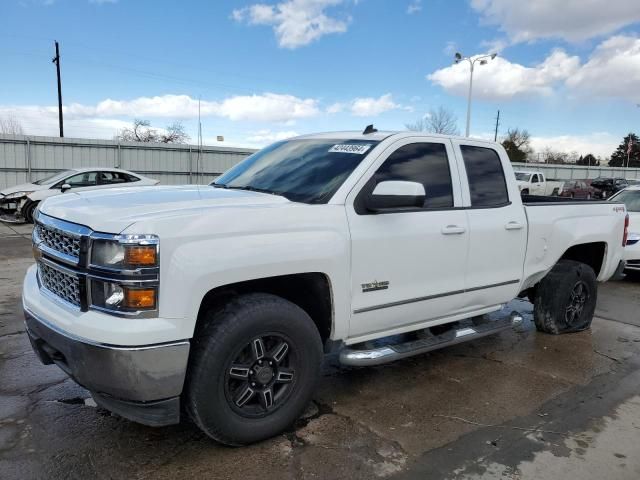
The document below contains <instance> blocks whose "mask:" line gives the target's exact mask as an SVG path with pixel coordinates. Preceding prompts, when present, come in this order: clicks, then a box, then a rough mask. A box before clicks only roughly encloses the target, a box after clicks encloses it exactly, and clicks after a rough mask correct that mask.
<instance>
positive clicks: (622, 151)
mask: <svg viewBox="0 0 640 480" xmlns="http://www.w3.org/2000/svg"><path fill="white" fill-rule="evenodd" d="M629 139H631V141H632V142H633V145H632V147H631V154H630V155H629V167H631V168H640V145H639V144H638V140H639V139H638V136H637V135H636V134H635V133H629V135H627V136H626V137H624V140H622V143H621V144H620V145H618V148H617V149H616V151H615V152H613V154H612V155H611V160H609V166H610V167H626V166H627V149H628V148H629Z"/></svg>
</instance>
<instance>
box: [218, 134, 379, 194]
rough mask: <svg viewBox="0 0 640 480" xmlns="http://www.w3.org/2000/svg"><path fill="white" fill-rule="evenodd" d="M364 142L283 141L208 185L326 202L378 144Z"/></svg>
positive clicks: (261, 151)
mask: <svg viewBox="0 0 640 480" xmlns="http://www.w3.org/2000/svg"><path fill="white" fill-rule="evenodd" d="M378 143H379V142H377V141H374V140H372V141H364V140H335V139H334V140H330V139H309V140H305V139H302V140H287V141H284V142H278V143H275V144H273V145H271V146H269V147H267V148H264V149H263V150H260V151H259V152H256V153H254V154H253V155H251V156H250V157H249V158H247V159H245V160H244V161H242V162H241V163H239V164H238V165H236V166H235V167H233V168H232V169H231V170H229V171H228V172H226V173H225V174H224V175H222V176H221V177H219V178H217V179H216V181H215V182H213V183H212V184H211V185H212V186H213V187H219V188H237V189H243V190H253V191H258V192H265V193H273V194H276V195H282V196H283V197H285V198H287V199H289V200H291V201H294V202H303V203H327V202H328V201H329V199H331V197H332V196H333V194H334V193H335V192H336V191H337V190H338V188H340V186H341V185H342V183H343V182H344V181H345V180H346V179H347V177H348V176H349V175H351V172H353V170H354V169H355V168H356V167H357V166H358V165H359V164H360V162H362V160H363V159H364V158H365V157H366V156H367V155H368V154H369V153H370V152H371V150H373V148H374V147H375V146H376V145H377V144H378Z"/></svg>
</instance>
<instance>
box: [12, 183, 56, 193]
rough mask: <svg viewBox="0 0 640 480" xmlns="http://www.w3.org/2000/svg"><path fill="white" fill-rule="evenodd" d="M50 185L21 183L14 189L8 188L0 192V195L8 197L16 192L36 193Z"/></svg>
mask: <svg viewBox="0 0 640 480" xmlns="http://www.w3.org/2000/svg"><path fill="white" fill-rule="evenodd" d="M50 186H51V185H36V184H35V183H22V184H20V185H16V186H15V187H8V188H5V189H4V190H0V195H3V196H4V195H9V194H10V193H16V192H37V191H38V190H46V189H48V188H49V187H50Z"/></svg>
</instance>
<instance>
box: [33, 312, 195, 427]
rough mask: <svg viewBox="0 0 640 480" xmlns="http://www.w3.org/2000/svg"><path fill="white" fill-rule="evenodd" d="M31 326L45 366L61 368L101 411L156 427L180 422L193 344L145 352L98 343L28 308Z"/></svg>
mask: <svg viewBox="0 0 640 480" xmlns="http://www.w3.org/2000/svg"><path fill="white" fill-rule="evenodd" d="M25 324H26V329H27V334H28V335H29V339H30V341H31V345H32V347H33V349H34V351H35V352H36V354H37V355H38V357H39V358H40V360H41V361H42V363H44V364H45V365H49V364H52V363H55V364H56V365H57V366H58V367H60V368H61V369H62V370H63V371H64V372H65V373H67V374H68V375H69V376H70V377H71V378H72V379H73V380H75V381H76V382H77V383H78V384H80V385H81V386H83V387H84V388H86V389H87V390H89V391H90V392H91V395H92V396H93V398H94V399H95V401H96V403H97V404H98V405H100V406H102V407H104V408H106V409H108V410H111V411H112V412H114V413H117V414H119V415H121V416H123V417H125V418H128V419H130V420H133V421H135V422H138V423H142V424H145V425H150V426H163V425H171V424H175V423H178V422H179V421H180V394H181V393H182V388H183V385H184V379H185V374H186V370H187V362H188V358H189V342H188V341H181V342H175V343H167V344H159V345H145V346H139V347H130V346H127V347H122V346H114V345H105V344H100V343H94V342H91V341H89V340H86V339H80V338H76V337H74V336H72V335H70V334H68V333H65V332H63V331H60V330H59V329H57V328H56V327H54V326H53V325H51V324H50V323H48V322H47V321H46V319H44V318H41V317H40V316H37V315H36V314H34V313H33V312H31V311H29V310H28V309H27V308H25Z"/></svg>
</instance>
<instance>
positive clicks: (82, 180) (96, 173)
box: [0, 167, 160, 223]
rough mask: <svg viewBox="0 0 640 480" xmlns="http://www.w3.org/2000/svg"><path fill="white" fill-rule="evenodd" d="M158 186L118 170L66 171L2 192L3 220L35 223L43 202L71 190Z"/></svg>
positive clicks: (80, 169) (0, 214)
mask: <svg viewBox="0 0 640 480" xmlns="http://www.w3.org/2000/svg"><path fill="white" fill-rule="evenodd" d="M158 183H160V181H159V180H155V179H153V178H149V177H144V176H142V175H139V174H137V173H133V172H129V171H127V170H120V169H118V168H104V167H89V168H74V169H72V170H65V171H63V172H58V173H56V174H54V175H51V176H49V177H45V178H42V179H40V180H36V181H35V182H33V183H23V184H22V185H16V186H15V187H9V188H6V189H4V190H2V191H0V220H2V221H5V222H12V223H20V222H33V212H35V209H36V207H37V206H38V204H39V203H40V202H41V201H42V200H44V199H45V198H49V197H54V196H56V195H61V194H63V193H65V192H68V191H70V192H84V191H85V190H97V189H104V188H114V187H133V186H136V187H142V186H152V185H157V184H158Z"/></svg>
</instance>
